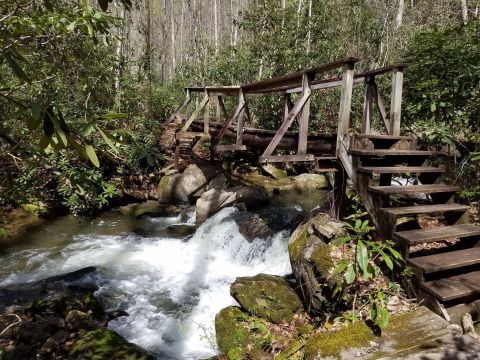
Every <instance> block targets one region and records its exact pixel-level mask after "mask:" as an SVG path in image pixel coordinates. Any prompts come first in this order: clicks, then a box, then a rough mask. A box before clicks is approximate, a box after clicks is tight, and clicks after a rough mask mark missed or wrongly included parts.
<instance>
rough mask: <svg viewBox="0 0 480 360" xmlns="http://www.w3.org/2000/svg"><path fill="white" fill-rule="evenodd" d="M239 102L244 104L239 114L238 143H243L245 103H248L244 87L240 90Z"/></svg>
mask: <svg viewBox="0 0 480 360" xmlns="http://www.w3.org/2000/svg"><path fill="white" fill-rule="evenodd" d="M238 102H239V103H241V104H243V106H242V109H241V110H240V113H239V114H238V121H237V141H236V145H242V144H243V123H244V121H245V104H246V99H245V93H244V92H243V89H242V88H240V89H239V90H238Z"/></svg>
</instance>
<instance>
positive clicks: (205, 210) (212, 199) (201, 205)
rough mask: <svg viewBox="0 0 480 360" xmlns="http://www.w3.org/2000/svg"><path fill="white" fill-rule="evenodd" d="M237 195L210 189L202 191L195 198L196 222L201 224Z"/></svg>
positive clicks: (232, 201) (229, 203)
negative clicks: (198, 196)
mask: <svg viewBox="0 0 480 360" xmlns="http://www.w3.org/2000/svg"><path fill="white" fill-rule="evenodd" d="M236 199H237V197H236V194H235V193H234V192H229V191H224V190H216V189H210V190H208V191H206V192H205V193H203V195H202V196H200V198H198V200H197V206H196V208H197V210H196V222H197V225H200V224H202V223H203V222H205V220H207V219H208V217H210V216H212V215H214V214H216V213H217V212H219V211H220V210H221V209H223V208H224V207H227V206H231V205H233V204H234V203H235V201H236Z"/></svg>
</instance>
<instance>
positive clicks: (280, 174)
mask: <svg viewBox="0 0 480 360" xmlns="http://www.w3.org/2000/svg"><path fill="white" fill-rule="evenodd" d="M262 170H263V171H264V172H265V173H267V174H268V175H270V176H271V177H273V178H274V179H276V180H279V179H284V178H287V177H288V175H287V171H286V170H285V169H280V168H278V167H276V166H275V165H272V164H263V165H262Z"/></svg>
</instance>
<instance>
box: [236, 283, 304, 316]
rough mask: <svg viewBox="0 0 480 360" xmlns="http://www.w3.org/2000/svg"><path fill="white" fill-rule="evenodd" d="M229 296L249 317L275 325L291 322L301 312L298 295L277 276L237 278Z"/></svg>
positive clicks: (301, 306) (301, 307)
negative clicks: (252, 316) (262, 319)
mask: <svg viewBox="0 0 480 360" xmlns="http://www.w3.org/2000/svg"><path fill="white" fill-rule="evenodd" d="M230 294H231V295H232V296H233V297H234V298H235V300H237V301H238V303H239V304H240V305H241V306H242V308H244V309H245V310H246V311H247V312H248V313H250V314H251V315H254V316H259V317H261V318H264V319H266V320H269V321H271V322H274V323H277V324H278V323H280V322H282V321H284V320H285V321H292V320H293V319H294V315H295V314H296V313H298V312H299V311H301V310H303V305H302V302H301V300H300V298H299V297H298V295H297V294H296V293H295V292H294V291H293V289H292V288H291V287H290V286H289V284H288V282H287V281H285V280H284V279H283V278H281V277H279V276H273V275H265V274H258V275H256V276H253V277H240V278H237V279H236V280H235V282H234V283H233V284H232V285H231V286H230Z"/></svg>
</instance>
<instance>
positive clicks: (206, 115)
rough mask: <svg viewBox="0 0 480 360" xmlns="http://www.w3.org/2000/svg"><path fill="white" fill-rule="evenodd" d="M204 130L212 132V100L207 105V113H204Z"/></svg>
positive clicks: (206, 132)
mask: <svg viewBox="0 0 480 360" xmlns="http://www.w3.org/2000/svg"><path fill="white" fill-rule="evenodd" d="M203 132H204V133H205V134H210V101H208V102H207V104H206V105H205V113H204V114H203Z"/></svg>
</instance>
